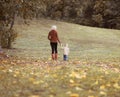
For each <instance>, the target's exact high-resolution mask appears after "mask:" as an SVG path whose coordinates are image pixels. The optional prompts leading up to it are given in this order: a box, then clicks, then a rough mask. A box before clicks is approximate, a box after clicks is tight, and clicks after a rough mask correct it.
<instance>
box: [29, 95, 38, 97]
mask: <svg viewBox="0 0 120 97" xmlns="http://www.w3.org/2000/svg"><path fill="white" fill-rule="evenodd" d="M29 97H40V96H39V95H30V96H29Z"/></svg>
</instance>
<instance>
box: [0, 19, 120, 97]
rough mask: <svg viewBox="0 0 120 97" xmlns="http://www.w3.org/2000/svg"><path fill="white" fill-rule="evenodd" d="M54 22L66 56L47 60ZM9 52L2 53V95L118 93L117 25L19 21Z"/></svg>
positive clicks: (101, 96) (107, 96)
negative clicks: (92, 25)
mask: <svg viewBox="0 0 120 97" xmlns="http://www.w3.org/2000/svg"><path fill="white" fill-rule="evenodd" d="M52 25H57V27H58V34H59V38H60V40H61V42H62V43H63V44H65V43H68V44H69V47H70V55H69V60H68V61H63V60H62V54H63V51H62V49H61V48H60V46H58V50H59V59H58V62H54V61H51V56H50V53H51V49H50V45H49V41H48V39H47V35H48V32H49V31H50V28H51V26H52ZM14 28H15V29H16V31H17V32H18V37H17V39H16V41H15V42H14V43H13V48H14V49H10V50H5V51H6V53H7V54H8V55H10V56H11V57H10V58H6V59H0V97H120V96H119V95H120V30H111V29H100V28H92V27H86V26H80V25H76V24H70V23H65V22H58V21H53V20H45V19H40V20H33V21H31V23H30V25H25V24H23V23H21V22H20V21H17V23H16V24H15V26H14Z"/></svg>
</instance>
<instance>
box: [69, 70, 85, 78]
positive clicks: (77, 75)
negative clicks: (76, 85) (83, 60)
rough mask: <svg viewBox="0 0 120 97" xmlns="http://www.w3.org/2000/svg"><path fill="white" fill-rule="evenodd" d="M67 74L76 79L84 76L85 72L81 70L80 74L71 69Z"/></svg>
mask: <svg viewBox="0 0 120 97" xmlns="http://www.w3.org/2000/svg"><path fill="white" fill-rule="evenodd" d="M69 76H70V77H73V78H77V79H82V78H86V72H82V74H80V73H78V72H74V71H73V72H72V73H71V74H70V75H69Z"/></svg>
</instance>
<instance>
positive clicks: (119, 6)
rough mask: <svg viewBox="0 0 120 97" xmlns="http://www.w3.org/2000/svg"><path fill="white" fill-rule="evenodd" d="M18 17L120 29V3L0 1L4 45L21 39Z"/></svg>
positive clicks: (0, 40) (114, 0)
mask: <svg viewBox="0 0 120 97" xmlns="http://www.w3.org/2000/svg"><path fill="white" fill-rule="evenodd" d="M16 17H21V18H23V19H24V23H27V21H26V20H27V19H31V20H32V18H37V19H39V18H41V17H42V18H47V19H54V20H59V21H66V22H71V23H77V24H80V25H86V26H93V27H101V28H110V29H120V1H119V0H0V45H1V46H2V47H6V48H10V47H11V42H12V41H13V40H14V39H15V37H16V36H17V34H16V32H15V31H14V30H13V26H14V22H15V20H16Z"/></svg>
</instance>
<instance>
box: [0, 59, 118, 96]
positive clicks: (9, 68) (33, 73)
mask: <svg viewBox="0 0 120 97" xmlns="http://www.w3.org/2000/svg"><path fill="white" fill-rule="evenodd" d="M0 63H1V64H2V65H1V66H0V79H1V82H0V95H2V96H1V97H119V93H120V82H119V80H120V74H119V71H120V67H119V68H118V66H117V67H115V66H114V65H105V64H104V65H103V66H102V64H94V63H92V64H85V63H79V64H76V63H75V62H73V61H71V62H61V63H60V64H58V63H57V65H56V63H53V62H51V61H46V62H44V61H40V60H30V59H29V60H28V59H19V58H18V59H16V58H11V59H7V60H2V61H1V62H0ZM4 64H5V65H4ZM110 66H112V67H110Z"/></svg>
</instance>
